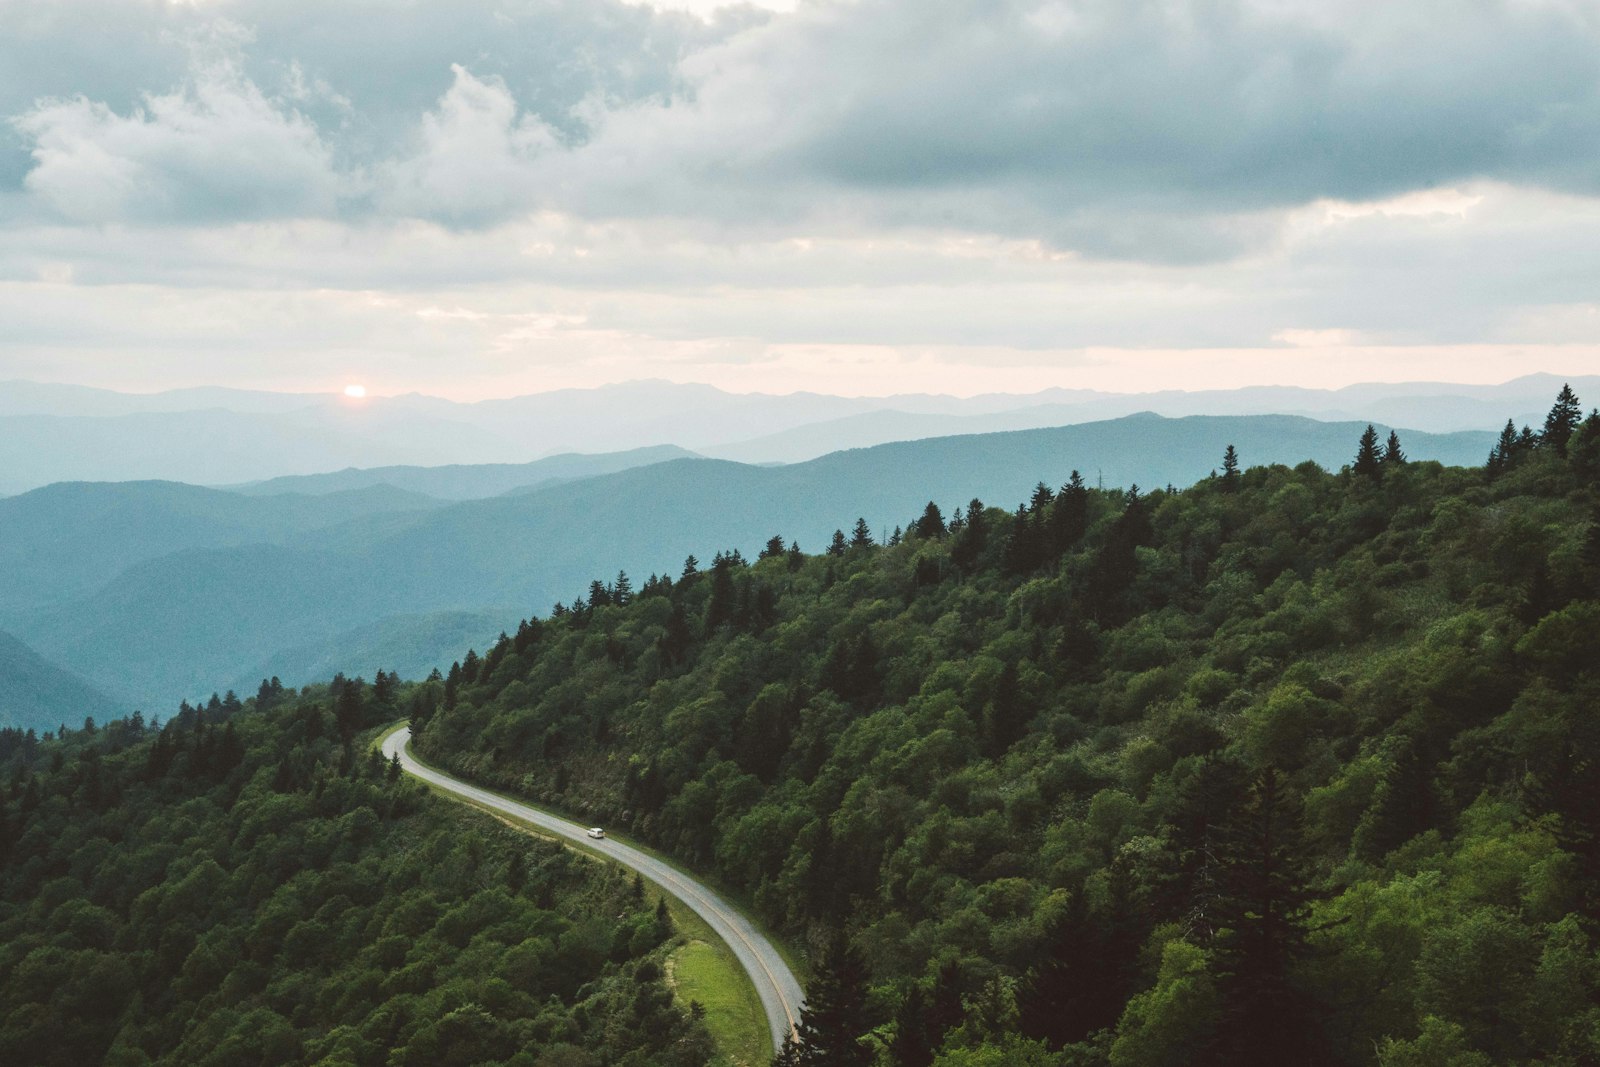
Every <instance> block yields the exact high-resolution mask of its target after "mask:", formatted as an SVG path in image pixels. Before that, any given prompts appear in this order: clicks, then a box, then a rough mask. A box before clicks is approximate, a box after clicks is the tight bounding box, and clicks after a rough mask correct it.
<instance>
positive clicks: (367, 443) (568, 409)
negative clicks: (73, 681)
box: [0, 374, 1600, 494]
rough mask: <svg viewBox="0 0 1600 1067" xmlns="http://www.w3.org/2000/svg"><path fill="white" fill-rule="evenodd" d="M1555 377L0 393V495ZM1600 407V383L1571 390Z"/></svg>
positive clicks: (1525, 415) (1407, 391)
mask: <svg viewBox="0 0 1600 1067" xmlns="http://www.w3.org/2000/svg"><path fill="white" fill-rule="evenodd" d="M1561 381H1562V379H1560V378H1558V377H1555V376H1552V375H1547V374H1536V375H1529V376H1526V377H1523V378H1518V379H1515V380H1513V381H1510V382H1506V383H1503V384H1500V385H1493V386H1478V385H1452V384H1447V383H1426V382H1423V383H1402V384H1385V385H1356V386H1350V387H1347V388H1344V389H1336V390H1316V389H1300V388H1280V387H1253V388H1248V389H1234V390H1209V391H1200V392H1181V391H1173V390H1167V391H1158V392H1150V393H1141V394H1115V393H1105V392H1098V391H1095V390H1087V389H1062V388H1056V389H1047V390H1043V391H1041V392H1038V393H1034V394H1030V395H1009V394H987V395H982V396H974V397H951V396H935V395H925V394H901V395H896V396H888V397H839V396H824V395H820V394H815V393H792V394H788V395H784V396H774V395H768V394H760V393H752V394H735V393H728V392H725V391H723V390H720V389H716V388H713V387H711V386H707V385H682V384H675V383H671V382H662V381H641V382H626V383H622V384H617V385H608V386H603V387H600V388H595V389H565V390H557V391H553V392H549V393H537V394H532V395H529V396H521V397H511V398H507V399H503V400H485V401H479V402H476V403H457V402H454V401H449V400H442V399H439V398H437V397H426V396H420V395H415V394H410V395H404V396H395V397H371V398H368V399H365V400H359V401H357V400H351V399H349V398H346V397H343V396H339V395H334V394H280V393H262V392H250V391H245V390H227V389H197V390H176V391H172V392H168V393H159V394H150V395H136V394H123V393H115V392H110V391H107V390H94V389H85V388H82V387H76V386H57V385H45V384H39V383H30V382H0V494H4V493H16V492H21V491H24V490H27V489H30V488H35V487H38V486H41V485H45V484H48V483H51V482H57V481H77V480H88V481H105V480H119V481H120V480H131V479H166V480H177V481H184V482H189V483H192V484H203V485H238V484H240V483H246V482H257V481H265V480H268V479H275V478H278V477H281V476H285V475H323V474H326V473H327V472H330V471H333V472H338V471H342V470H344V469H345V468H348V467H356V468H364V469H366V468H382V467H395V466H429V467H432V466H440V465H450V464H455V465H483V464H526V463H528V462H529V461H530V460H532V459H534V458H535V457H540V456H552V455H553V454H557V453H564V452H581V453H600V452H619V451H627V450H632V449H639V448H648V447H655V446H660V445H662V444H663V443H665V442H671V443H673V444H675V445H677V446H680V447H682V448H684V449H687V450H690V451H693V452H697V453H701V454H706V455H713V456H717V457H719V458H724V459H734V460H739V461H741V462H756V463H766V462H785V463H790V462H803V461H805V460H808V459H814V458H816V457H817V456H820V455H824V454H826V453H828V452H832V451H837V450H838V449H839V448H841V447H868V446H871V445H876V444H883V443H887V442H889V441H893V440H905V439H911V438H927V437H942V436H951V435H955V434H963V433H988V432H995V431H1003V430H1017V429H1032V428H1038V427H1043V426H1058V425H1064V424H1069V423H1084V422H1095V421H1104V420H1106V419H1110V418H1119V417H1121V416H1124V415H1129V414H1133V413H1135V412H1139V411H1154V412H1156V413H1158V414H1161V415H1166V416H1168V417H1182V416H1188V415H1200V414H1210V415H1263V414H1299V415H1304V416H1306V417H1310V418H1316V419H1320V420H1324V421H1350V420H1357V419H1359V420H1362V421H1367V420H1371V421H1374V422H1382V423H1385V424H1388V425H1398V426H1406V427H1410V428H1412V429H1414V430H1425V431H1429V432H1454V431H1457V430H1492V429H1497V428H1498V427H1499V426H1500V425H1502V424H1503V423H1504V421H1505V419H1506V418H1507V417H1512V418H1515V419H1516V420H1517V421H1518V422H1519V423H1521V422H1524V421H1528V422H1533V421H1537V420H1539V419H1542V417H1543V413H1544V411H1545V410H1547V408H1548V404H1549V398H1550V397H1551V396H1553V395H1554V394H1555V392H1556V390H1557V389H1558V388H1559V386H1560V384H1561ZM1571 382H1572V384H1573V386H1574V388H1576V389H1577V391H1578V392H1579V394H1580V395H1588V396H1596V395H1600V377H1594V376H1588V377H1574V378H1572V379H1571Z"/></svg>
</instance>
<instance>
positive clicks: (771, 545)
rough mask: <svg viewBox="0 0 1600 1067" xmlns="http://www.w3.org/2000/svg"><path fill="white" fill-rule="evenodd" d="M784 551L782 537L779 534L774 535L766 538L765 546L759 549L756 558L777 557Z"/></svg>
mask: <svg viewBox="0 0 1600 1067" xmlns="http://www.w3.org/2000/svg"><path fill="white" fill-rule="evenodd" d="M784 551H785V550H784V547H783V537H782V536H781V535H774V536H772V537H769V538H767V544H766V547H764V548H763V549H762V550H761V554H760V555H758V556H757V557H756V559H758V560H762V559H777V558H778V557H779V556H781V555H783V553H784Z"/></svg>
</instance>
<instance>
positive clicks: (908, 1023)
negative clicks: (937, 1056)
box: [889, 982, 936, 1067]
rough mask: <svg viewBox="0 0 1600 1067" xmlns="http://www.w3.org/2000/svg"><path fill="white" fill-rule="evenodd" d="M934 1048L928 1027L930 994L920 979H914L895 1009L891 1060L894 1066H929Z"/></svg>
mask: <svg viewBox="0 0 1600 1067" xmlns="http://www.w3.org/2000/svg"><path fill="white" fill-rule="evenodd" d="M935 1049H936V1046H935V1044H934V1042H933V1040H932V1035H931V1034H930V1033H929V1027H928V995H927V994H926V993H924V992H923V991H922V985H921V984H920V983H917V982H913V983H912V985H911V988H910V989H908V990H906V995H905V996H904V997H903V998H901V1000H900V1007H899V1009H898V1010H897V1011H896V1012H895V1016H894V1036H893V1037H892V1038H890V1039H889V1061H890V1062H891V1063H893V1064H894V1065H895V1067H929V1065H930V1064H932V1063H933V1054H934V1052H935Z"/></svg>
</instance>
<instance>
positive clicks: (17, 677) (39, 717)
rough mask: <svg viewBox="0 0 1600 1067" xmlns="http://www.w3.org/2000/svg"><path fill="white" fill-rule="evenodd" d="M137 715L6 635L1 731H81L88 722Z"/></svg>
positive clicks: (1, 643)
mask: <svg viewBox="0 0 1600 1067" xmlns="http://www.w3.org/2000/svg"><path fill="white" fill-rule="evenodd" d="M131 710H132V709H131V708H129V707H128V706H126V705H123V704H121V703H119V702H117V701H116V700H113V699H112V698H111V697H108V696H106V694H104V693H102V692H100V690H98V689H96V688H95V687H94V686H92V685H90V684H89V683H88V682H85V681H84V680H83V679H82V678H79V677H78V676H76V675H74V674H73V673H72V672H70V671H67V670H63V669H62V668H60V667H57V666H56V665H55V664H53V663H49V662H47V661H46V660H45V659H43V658H42V657H41V656H40V655H39V654H38V653H36V652H34V651H33V649H31V648H29V647H28V646H27V645H25V644H23V643H22V642H21V641H18V640H17V639H16V638H15V637H13V636H11V635H10V634H8V633H5V632H4V631H0V728H3V727H16V728H17V729H22V730H36V731H39V732H43V731H45V730H54V729H55V728H56V727H57V726H60V725H61V724H63V723H65V724H67V725H68V726H72V727H74V728H76V727H79V726H82V725H83V720H84V719H85V718H94V719H97V720H99V721H100V722H105V721H107V720H108V719H112V718H115V717H117V716H121V715H126V714H128V712H129V711H131Z"/></svg>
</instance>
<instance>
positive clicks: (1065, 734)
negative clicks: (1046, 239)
mask: <svg viewBox="0 0 1600 1067" xmlns="http://www.w3.org/2000/svg"><path fill="white" fill-rule="evenodd" d="M1580 414H1581V412H1580V410H1579V408H1578V406H1577V401H1576V398H1574V397H1572V396H1571V394H1570V392H1564V393H1563V396H1562V398H1561V400H1560V401H1559V402H1558V404H1557V405H1556V407H1555V409H1554V410H1552V412H1551V416H1550V420H1549V421H1548V422H1547V424H1546V426H1545V428H1544V431H1543V432H1542V433H1537V432H1533V431H1524V432H1522V433H1521V434H1519V433H1517V432H1516V431H1515V429H1514V428H1513V427H1510V426H1508V427H1507V431H1506V434H1505V435H1503V436H1502V439H1501V441H1500V443H1499V444H1497V445H1496V446H1495V448H1494V453H1493V455H1492V456H1491V457H1490V462H1489V464H1488V465H1487V466H1486V467H1483V468H1447V467H1443V466H1440V465H1438V464H1436V463H1419V462H1408V461H1407V460H1406V458H1405V456H1404V454H1403V452H1402V451H1401V448H1400V442H1398V441H1393V440H1391V442H1390V445H1389V447H1388V448H1387V449H1385V448H1384V446H1383V445H1382V443H1381V442H1380V441H1379V440H1378V439H1377V437H1376V435H1373V434H1371V432H1370V430H1369V432H1368V434H1366V435H1364V436H1363V438H1362V440H1361V441H1360V443H1359V451H1357V449H1358V442H1357V441H1356V440H1354V439H1353V438H1352V439H1351V440H1350V441H1349V442H1348V444H1349V448H1350V450H1351V453H1354V454H1355V457H1356V458H1355V461H1354V462H1353V463H1351V464H1349V465H1348V466H1346V467H1344V468H1343V469H1341V470H1339V471H1337V472H1330V471H1327V470H1324V469H1322V468H1320V467H1318V466H1317V465H1315V464H1312V463H1304V464H1301V465H1299V466H1296V467H1287V466H1265V467H1257V468H1254V469H1249V470H1243V471H1240V470H1238V469H1237V463H1236V462H1235V461H1234V459H1233V457H1232V456H1231V455H1230V457H1229V458H1228V459H1227V461H1224V457H1222V456H1221V455H1218V456H1217V457H1216V458H1215V460H1214V461H1213V462H1214V463H1215V464H1216V465H1217V466H1218V467H1219V469H1220V470H1221V471H1222V473H1221V474H1220V475H1219V476H1216V477H1213V478H1209V479H1207V480H1205V481H1202V482H1200V483H1199V484H1197V485H1195V486H1194V487H1193V488H1191V489H1188V490H1184V491H1181V492H1174V491H1165V490H1156V491H1150V492H1145V491H1141V490H1139V489H1136V488H1129V489H1128V490H1126V491H1101V490H1096V489H1093V488H1089V487H1087V486H1085V485H1084V484H1083V480H1082V479H1081V478H1079V477H1077V476H1076V475H1075V474H1074V475H1072V476H1071V477H1070V478H1069V477H1068V472H1067V471H1062V472H1060V475H1059V476H1058V477H1059V478H1061V479H1063V480H1065V484H1064V485H1063V486H1062V487H1061V488H1060V489H1059V490H1058V489H1056V488H1054V487H1053V486H1047V485H1043V484H1041V485H1040V486H1039V487H1038V488H1037V489H1036V490H1035V492H1034V493H1033V495H1032V498H1031V499H1030V500H1028V501H1026V502H1025V503H1023V504H1022V505H1021V506H1020V507H1017V508H1016V509H1015V510H1009V509H1001V508H995V507H990V506H986V505H984V504H983V503H981V502H979V501H976V500H973V501H970V502H968V501H962V502H961V506H960V507H958V508H947V509H946V510H941V509H940V508H939V507H938V506H936V505H934V504H931V503H930V504H929V505H928V506H927V508H926V510H925V511H924V512H923V513H921V514H910V515H907V516H905V520H906V521H905V524H904V528H903V529H901V530H898V531H897V532H896V534H895V536H894V537H892V538H890V541H891V543H890V544H887V545H880V544H874V543H873V542H874V537H873V531H872V530H870V529H869V528H868V527H867V524H865V523H860V524H857V525H856V528H855V531H854V536H853V537H852V536H849V535H846V534H844V533H840V534H839V535H837V536H836V537H835V539H834V543H833V545H832V546H831V547H830V548H829V550H828V551H827V552H825V553H823V554H819V555H814V556H808V555H805V554H802V553H801V552H800V551H798V549H796V548H794V547H793V545H792V544H791V543H790V542H788V541H787V540H786V539H785V538H784V537H782V536H775V537H774V538H773V539H772V541H771V542H770V543H769V544H768V547H767V549H766V550H765V551H763V552H762V553H761V554H760V557H759V558H757V559H755V560H753V561H749V560H746V559H745V558H744V557H743V556H742V555H740V554H739V553H738V552H724V553H718V554H717V556H716V557H715V558H714V559H713V560H712V561H711V563H709V564H708V565H705V566H701V565H700V564H699V563H698V562H697V561H695V560H693V559H692V558H691V560H690V561H689V562H688V564H687V565H686V566H685V568H684V570H683V573H682V574H681V575H675V576H673V577H671V578H661V577H654V576H652V577H651V578H650V579H648V580H645V581H643V582H635V581H632V580H630V579H629V578H628V577H627V576H626V575H622V574H619V575H617V576H616V578H615V579H613V580H610V581H596V582H595V583H594V584H593V585H592V586H591V588H590V590H589V593H588V595H587V596H585V597H584V598H583V599H582V600H581V601H577V602H573V603H570V604H561V605H557V607H556V609H555V611H554V612H553V613H552V615H551V617H550V618H549V619H547V620H530V621H528V622H526V623H524V624H523V625H522V626H521V627H520V628H519V629H518V631H517V632H516V633H515V634H514V635H511V636H507V637H503V639H502V640H500V641H499V642H498V643H496V644H495V645H494V646H493V647H492V648H490V649H489V650H488V651H487V652H486V653H485V654H484V655H482V656H479V655H478V654H477V653H470V654H468V655H467V656H466V657H465V658H464V659H463V660H462V661H461V662H460V663H459V664H457V665H456V666H455V667H454V668H452V670H451V671H450V673H449V676H448V677H443V678H436V679H434V680H431V681H429V682H428V683H426V684H424V685H421V686H418V687H417V688H416V689H415V690H414V691H413V692H411V693H410V694H409V696H408V697H407V705H408V707H409V710H410V712H411V715H412V720H413V725H414V728H415V729H416V731H417V734H418V744H419V747H420V749H421V751H422V752H423V753H424V754H425V755H427V756H428V757H429V758H431V759H433V760H436V761H438V762H440V763H442V764H445V765H447V766H449V767H451V768H453V769H454V770H455V771H456V772H458V773H461V774H464V775H467V776H469V777H472V778H475V779H477V780H479V781H482V782H486V783H490V784H492V785H494V786H497V787H500V788H502V789H506V790H509V791H512V792H515V793H519V794H522V795H525V796H529V797H532V798H534V799H536V800H539V801H543V802H547V803H550V804H553V805H556V806H559V807H562V808H565V809H567V810H570V811H574V812H581V813H583V814H584V815H585V816H587V817H589V818H592V819H594V820H595V821H600V822H605V823H607V824H616V825H621V826H626V827H628V828H630V830H631V831H632V832H634V833H636V834H638V835H640V836H642V837H643V838H645V839H647V840H649V841H652V842H655V843H656V844H658V845H659V846H661V847H662V848H664V849H666V850H668V851H669V852H671V853H672V854H674V855H676V856H678V857H680V858H682V859H683V860H684V861H685V862H687V863H689V864H691V865H693V866H694V867H696V868H698V869H700V870H703V871H706V872H712V873H714V875H715V876H716V877H718V878H720V879H721V880H722V881H723V882H724V883H725V884H726V885H728V886H729V887H732V888H733V889H735V890H736V891H738V892H741V893H742V894H744V895H745V896H746V897H747V898H748V899H749V900H750V901H752V902H753V905H754V907H755V908H756V910H757V911H758V912H759V914H760V915H761V916H762V917H763V918H764V919H765V920H767V921H768V922H769V923H772V924H774V925H775V926H777V927H779V928H781V929H783V930H786V931H788V932H790V933H791V934H793V935H795V936H796V937H797V938H798V939H799V940H800V941H801V943H803V944H804V945H806V946H807V947H808V949H809V950H810V952H811V954H812V958H813V963H814V964H815V966H816V971H817V974H816V979H815V981H814V982H813V983H812V985H811V986H810V988H809V989H808V995H809V998H810V1004H809V1009H808V1018H807V1025H806V1028H805V1032H804V1034H803V1040H802V1042H801V1043H800V1046H799V1047H797V1048H792V1049H789V1050H787V1051H786V1053H785V1055H784V1057H783V1060H784V1062H786V1063H804V1064H829V1065H830V1067H832V1065H839V1064H852V1063H860V1064H868V1063H873V1062H879V1063H885V1064H894V1065H902V1067H923V1065H927V1064H929V1063H934V1062H937V1063H940V1064H947V1065H958V1064H959V1065H968V1064H1061V1065H1068V1064H1070V1065H1089V1064H1111V1065H1115V1067H1135V1065H1156V1064H1171V1065H1178V1064H1217V1065H1221V1064H1233V1065H1238V1064H1263V1065H1265V1064H1290V1063H1294V1064H1370V1063H1381V1064H1385V1065H1390V1067H1413V1065H1438V1067H1443V1065H1447V1064H1448V1065H1453V1067H1462V1065H1466V1067H1475V1065H1487V1064H1549V1065H1556V1064H1563V1065H1565V1064H1574V1065H1575V1064H1587V1063H1594V1062H1596V1057H1600V1007H1597V976H1600V957H1597V955H1596V951H1595V940H1594V939H1595V935H1596V922H1597V920H1600V838H1597V836H1596V835H1597V833H1600V781H1597V771H1596V769H1597V767H1600V719H1597V717H1596V715H1595V709H1596V706H1597V697H1600V673H1597V672H1600V601H1597V599H1596V594H1597V591H1600V533H1597V525H1600V524H1597V522H1596V503H1597V488H1600V415H1591V416H1590V417H1589V418H1588V419H1587V420H1582V421H1581V422H1580ZM1230 452H1231V450H1230ZM1243 458H1244V459H1245V460H1246V461H1248V460H1249V458H1250V456H1249V454H1248V453H1246V454H1245V455H1244V457H1243ZM846 514H848V512H847V513H846ZM843 517H844V516H841V518H843Z"/></svg>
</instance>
